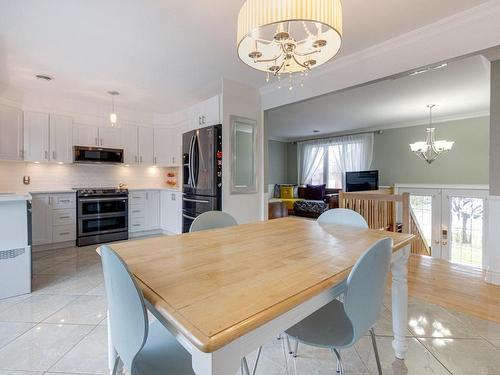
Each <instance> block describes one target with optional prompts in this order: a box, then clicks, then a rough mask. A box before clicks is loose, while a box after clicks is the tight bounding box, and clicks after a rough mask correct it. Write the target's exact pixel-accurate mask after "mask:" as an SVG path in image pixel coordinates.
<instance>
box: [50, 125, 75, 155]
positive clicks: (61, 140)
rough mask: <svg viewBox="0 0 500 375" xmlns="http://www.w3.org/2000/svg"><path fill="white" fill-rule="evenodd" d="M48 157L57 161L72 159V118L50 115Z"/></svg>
mask: <svg viewBox="0 0 500 375" xmlns="http://www.w3.org/2000/svg"><path fill="white" fill-rule="evenodd" d="M49 134H50V142H49V143H50V159H51V160H52V161H55V162H59V163H71V162H72V161H73V118H72V117H68V116H61V115H50V132H49Z"/></svg>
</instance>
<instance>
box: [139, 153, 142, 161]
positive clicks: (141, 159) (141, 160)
mask: <svg viewBox="0 0 500 375" xmlns="http://www.w3.org/2000/svg"><path fill="white" fill-rule="evenodd" d="M139 159H140V161H141V163H142V155H141V157H140V158H139Z"/></svg>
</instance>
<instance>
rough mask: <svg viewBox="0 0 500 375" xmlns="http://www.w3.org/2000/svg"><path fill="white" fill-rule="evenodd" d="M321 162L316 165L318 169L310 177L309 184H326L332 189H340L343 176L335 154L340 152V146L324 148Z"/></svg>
mask: <svg viewBox="0 0 500 375" xmlns="http://www.w3.org/2000/svg"><path fill="white" fill-rule="evenodd" d="M324 147H325V152H324V153H323V156H322V160H321V161H320V162H319V163H318V168H317V169H316V171H315V172H314V173H313V175H312V177H311V182H310V183H311V184H313V185H321V184H326V186H328V187H329V188H332V189H342V181H343V175H344V173H343V172H342V169H341V168H340V165H339V164H338V162H337V158H336V157H335V152H337V153H338V152H340V150H339V149H340V146H338V145H331V146H324Z"/></svg>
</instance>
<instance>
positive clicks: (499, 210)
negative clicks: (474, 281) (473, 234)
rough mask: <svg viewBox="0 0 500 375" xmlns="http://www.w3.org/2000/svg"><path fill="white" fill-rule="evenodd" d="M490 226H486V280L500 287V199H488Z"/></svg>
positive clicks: (491, 196)
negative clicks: (499, 228)
mask: <svg viewBox="0 0 500 375" xmlns="http://www.w3.org/2000/svg"><path fill="white" fill-rule="evenodd" d="M487 215H488V216H487V220H488V224H487V226H486V230H487V233H486V236H487V237H486V252H485V258H486V259H485V266H486V267H485V268H486V277H485V280H486V282H488V283H491V284H496V285H500V251H499V250H500V247H499V244H500V238H499V232H498V225H499V224H500V197H499V196H493V195H490V196H489V197H488V210H487Z"/></svg>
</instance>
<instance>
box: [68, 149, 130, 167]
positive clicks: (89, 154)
mask: <svg viewBox="0 0 500 375" xmlns="http://www.w3.org/2000/svg"><path fill="white" fill-rule="evenodd" d="M73 161H74V162H75V163H86V164H123V150H122V149H115V148H102V147H84V146H74V159H73Z"/></svg>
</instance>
